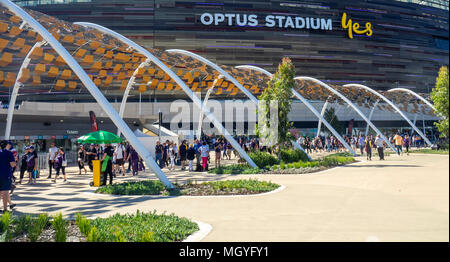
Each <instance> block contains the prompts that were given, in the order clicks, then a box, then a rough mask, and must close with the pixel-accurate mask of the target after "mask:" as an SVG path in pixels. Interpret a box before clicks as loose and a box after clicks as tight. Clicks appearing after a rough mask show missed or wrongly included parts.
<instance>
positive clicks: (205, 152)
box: [200, 141, 209, 172]
mask: <svg viewBox="0 0 450 262" xmlns="http://www.w3.org/2000/svg"><path fill="white" fill-rule="evenodd" d="M200 154H201V157H202V168H203V172H206V171H207V167H208V158H209V147H208V145H207V144H206V142H205V141H203V143H202V146H201V147H200Z"/></svg>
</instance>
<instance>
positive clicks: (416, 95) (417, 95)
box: [388, 88, 436, 112]
mask: <svg viewBox="0 0 450 262" xmlns="http://www.w3.org/2000/svg"><path fill="white" fill-rule="evenodd" d="M395 91H400V92H406V93H409V94H411V95H413V96H415V97H417V98H419V99H420V100H422V102H424V103H425V104H426V105H428V106H429V107H430V108H431V109H433V111H435V112H436V108H435V107H434V106H433V105H432V104H431V103H430V102H429V101H428V100H426V99H425V98H423V97H422V96H420V95H419V94H417V93H416V92H414V91H412V90H409V89H406V88H394V89H390V90H388V92H395Z"/></svg>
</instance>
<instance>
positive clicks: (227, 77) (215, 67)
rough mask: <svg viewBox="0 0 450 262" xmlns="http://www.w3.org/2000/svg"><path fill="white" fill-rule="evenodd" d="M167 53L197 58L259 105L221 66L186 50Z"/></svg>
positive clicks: (173, 50)
mask: <svg viewBox="0 0 450 262" xmlns="http://www.w3.org/2000/svg"><path fill="white" fill-rule="evenodd" d="M166 52H168V53H175V54H182V55H186V56H190V57H192V58H195V59H197V60H199V61H201V62H203V63H205V64H207V65H209V66H210V67H212V68H214V69H215V70H217V72H219V73H220V74H222V75H223V76H224V77H225V78H226V79H228V80H229V81H230V82H231V83H233V84H234V85H235V86H236V87H237V88H239V90H241V91H242V92H243V93H244V94H245V95H247V97H249V98H250V99H251V100H252V101H253V102H254V103H255V104H258V99H257V98H256V97H255V96H254V95H253V94H252V93H251V92H250V91H248V90H247V89H246V88H245V87H243V86H242V85H241V83H239V81H237V80H236V79H235V78H234V77H232V76H230V74H228V73H227V72H226V71H225V70H223V69H222V68H221V67H220V66H218V65H216V64H214V63H213V62H211V61H209V60H208V59H206V58H204V57H202V56H199V55H197V54H194V53H192V52H189V51H186V50H180V49H170V50H166Z"/></svg>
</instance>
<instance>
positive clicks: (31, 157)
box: [27, 146, 38, 184]
mask: <svg viewBox="0 0 450 262" xmlns="http://www.w3.org/2000/svg"><path fill="white" fill-rule="evenodd" d="M37 161H38V155H37V153H36V151H34V147H33V146H30V147H29V151H28V154H27V172H28V176H29V179H30V180H29V181H28V184H36V170H37V164H38V163H37Z"/></svg>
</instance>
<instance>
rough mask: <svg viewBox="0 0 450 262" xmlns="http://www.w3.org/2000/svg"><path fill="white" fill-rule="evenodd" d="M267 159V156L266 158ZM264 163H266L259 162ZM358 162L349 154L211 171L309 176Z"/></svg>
mask: <svg viewBox="0 0 450 262" xmlns="http://www.w3.org/2000/svg"><path fill="white" fill-rule="evenodd" d="M264 157H265V158H267V156H264ZM258 162H264V161H258ZM355 162H357V161H356V160H355V158H354V157H353V156H352V155H351V154H349V153H336V154H332V155H329V156H326V157H324V158H321V159H318V160H314V161H304V160H300V161H297V162H292V163H284V162H283V161H282V162H281V163H280V164H279V165H276V164H274V165H267V166H266V167H265V168H252V167H250V166H249V165H247V164H241V165H228V166H222V167H219V168H215V169H212V170H210V171H209V173H211V174H218V175H221V174H232V175H238V174H241V175H246V174H264V175H272V174H276V175H279V174H309V173H315V172H320V171H324V170H327V169H330V168H333V167H337V166H343V165H348V164H352V163H355Z"/></svg>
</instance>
